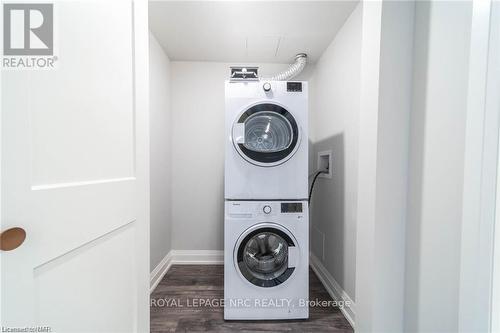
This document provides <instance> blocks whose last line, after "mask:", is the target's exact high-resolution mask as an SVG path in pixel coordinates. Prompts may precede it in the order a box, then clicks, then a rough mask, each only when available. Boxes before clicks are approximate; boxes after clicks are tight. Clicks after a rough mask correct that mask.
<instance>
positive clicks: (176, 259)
mask: <svg viewBox="0 0 500 333" xmlns="http://www.w3.org/2000/svg"><path fill="white" fill-rule="evenodd" d="M222 264H224V251H219V250H170V252H168V253H167V255H166V256H165V257H164V258H163V259H162V261H160V263H159V264H158V266H156V267H155V269H153V271H152V272H151V274H150V288H149V292H150V293H152V292H153V290H155V288H156V286H158V283H160V281H161V279H163V277H164V276H165V274H167V272H168V270H169V269H170V267H171V266H172V265H222Z"/></svg>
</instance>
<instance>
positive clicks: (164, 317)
mask: <svg viewBox="0 0 500 333" xmlns="http://www.w3.org/2000/svg"><path fill="white" fill-rule="evenodd" d="M309 284H310V287H309V298H310V299H311V300H313V299H318V300H331V298H330V295H329V294H328V292H327V291H326V290H325V288H324V287H323V285H322V284H321V282H320V281H319V279H318V277H317V276H316V275H315V274H314V272H313V271H312V270H309ZM223 297H224V266H222V265H174V266H172V267H171V268H170V270H169V271H168V273H167V274H166V275H165V277H164V278H163V279H162V280H161V282H160V283H159V284H158V287H156V289H155V290H154V292H153V293H152V294H151V332H237V331H239V332H316V333H318V332H353V329H352V328H351V326H350V325H349V322H348V321H347V320H346V319H345V317H344V316H343V315H342V312H341V311H340V309H338V308H336V307H311V308H310V309H309V319H308V320H286V321H278V320H275V321H224V309H223V308H222V307H220V306H216V305H217V304H216V301H215V300H218V299H222V298H223ZM195 299H209V300H211V301H210V302H211V305H214V306H213V307H211V306H197V307H195V306H192V305H193V300H195ZM188 302H189V303H188ZM179 305H182V307H180V306H179ZM188 305H191V306H188Z"/></svg>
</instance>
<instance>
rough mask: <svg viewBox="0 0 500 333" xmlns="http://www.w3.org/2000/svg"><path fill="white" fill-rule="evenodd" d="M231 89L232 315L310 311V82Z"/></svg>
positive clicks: (227, 269) (227, 231) (227, 291)
mask: <svg viewBox="0 0 500 333" xmlns="http://www.w3.org/2000/svg"><path fill="white" fill-rule="evenodd" d="M225 90H226V132H225V133H226V148H225V153H226V156H225V221H224V299H225V305H224V319H227V320H238V319H239V320H263V319H268V320H270V319H299V318H308V316H309V309H308V304H307V300H308V299H309V216H308V201H307V198H308V135H307V128H308V124H307V123H308V121H307V120H308V114H307V105H308V100H307V95H308V94H307V83H306V82H297V81H293V82H291V81H262V80H260V81H244V82H234V81H226V86H225Z"/></svg>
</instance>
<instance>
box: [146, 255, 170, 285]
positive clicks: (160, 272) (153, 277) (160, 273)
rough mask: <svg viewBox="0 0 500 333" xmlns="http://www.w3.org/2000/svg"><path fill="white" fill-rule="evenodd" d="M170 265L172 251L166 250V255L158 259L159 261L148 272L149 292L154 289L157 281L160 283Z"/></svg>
mask: <svg viewBox="0 0 500 333" xmlns="http://www.w3.org/2000/svg"><path fill="white" fill-rule="evenodd" d="M170 266H172V251H170V252H168V253H167V255H166V256H165V257H164V258H163V259H162V260H161V261H160V263H159V264H158V265H157V266H156V267H155V269H153V271H152V272H151V274H150V283H149V293H152V292H153V290H155V288H156V286H157V285H158V283H160V281H161V279H163V277H164V276H165V274H167V272H168V270H169V269H170Z"/></svg>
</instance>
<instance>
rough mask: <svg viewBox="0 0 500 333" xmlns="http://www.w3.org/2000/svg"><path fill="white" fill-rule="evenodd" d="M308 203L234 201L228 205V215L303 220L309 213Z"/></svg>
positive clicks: (233, 216) (232, 216)
mask: <svg viewBox="0 0 500 333" xmlns="http://www.w3.org/2000/svg"><path fill="white" fill-rule="evenodd" d="M306 210H307V202H305V203H304V202H300V201H260V202H259V201H232V202H228V203H226V214H227V216H229V217H231V218H243V219H248V218H255V217H258V216H260V217H262V218H265V219H266V220H267V219H269V218H276V217H278V216H281V217H292V216H296V217H297V218H301V217H302V218H303V216H304V214H305V213H307V212H306Z"/></svg>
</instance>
